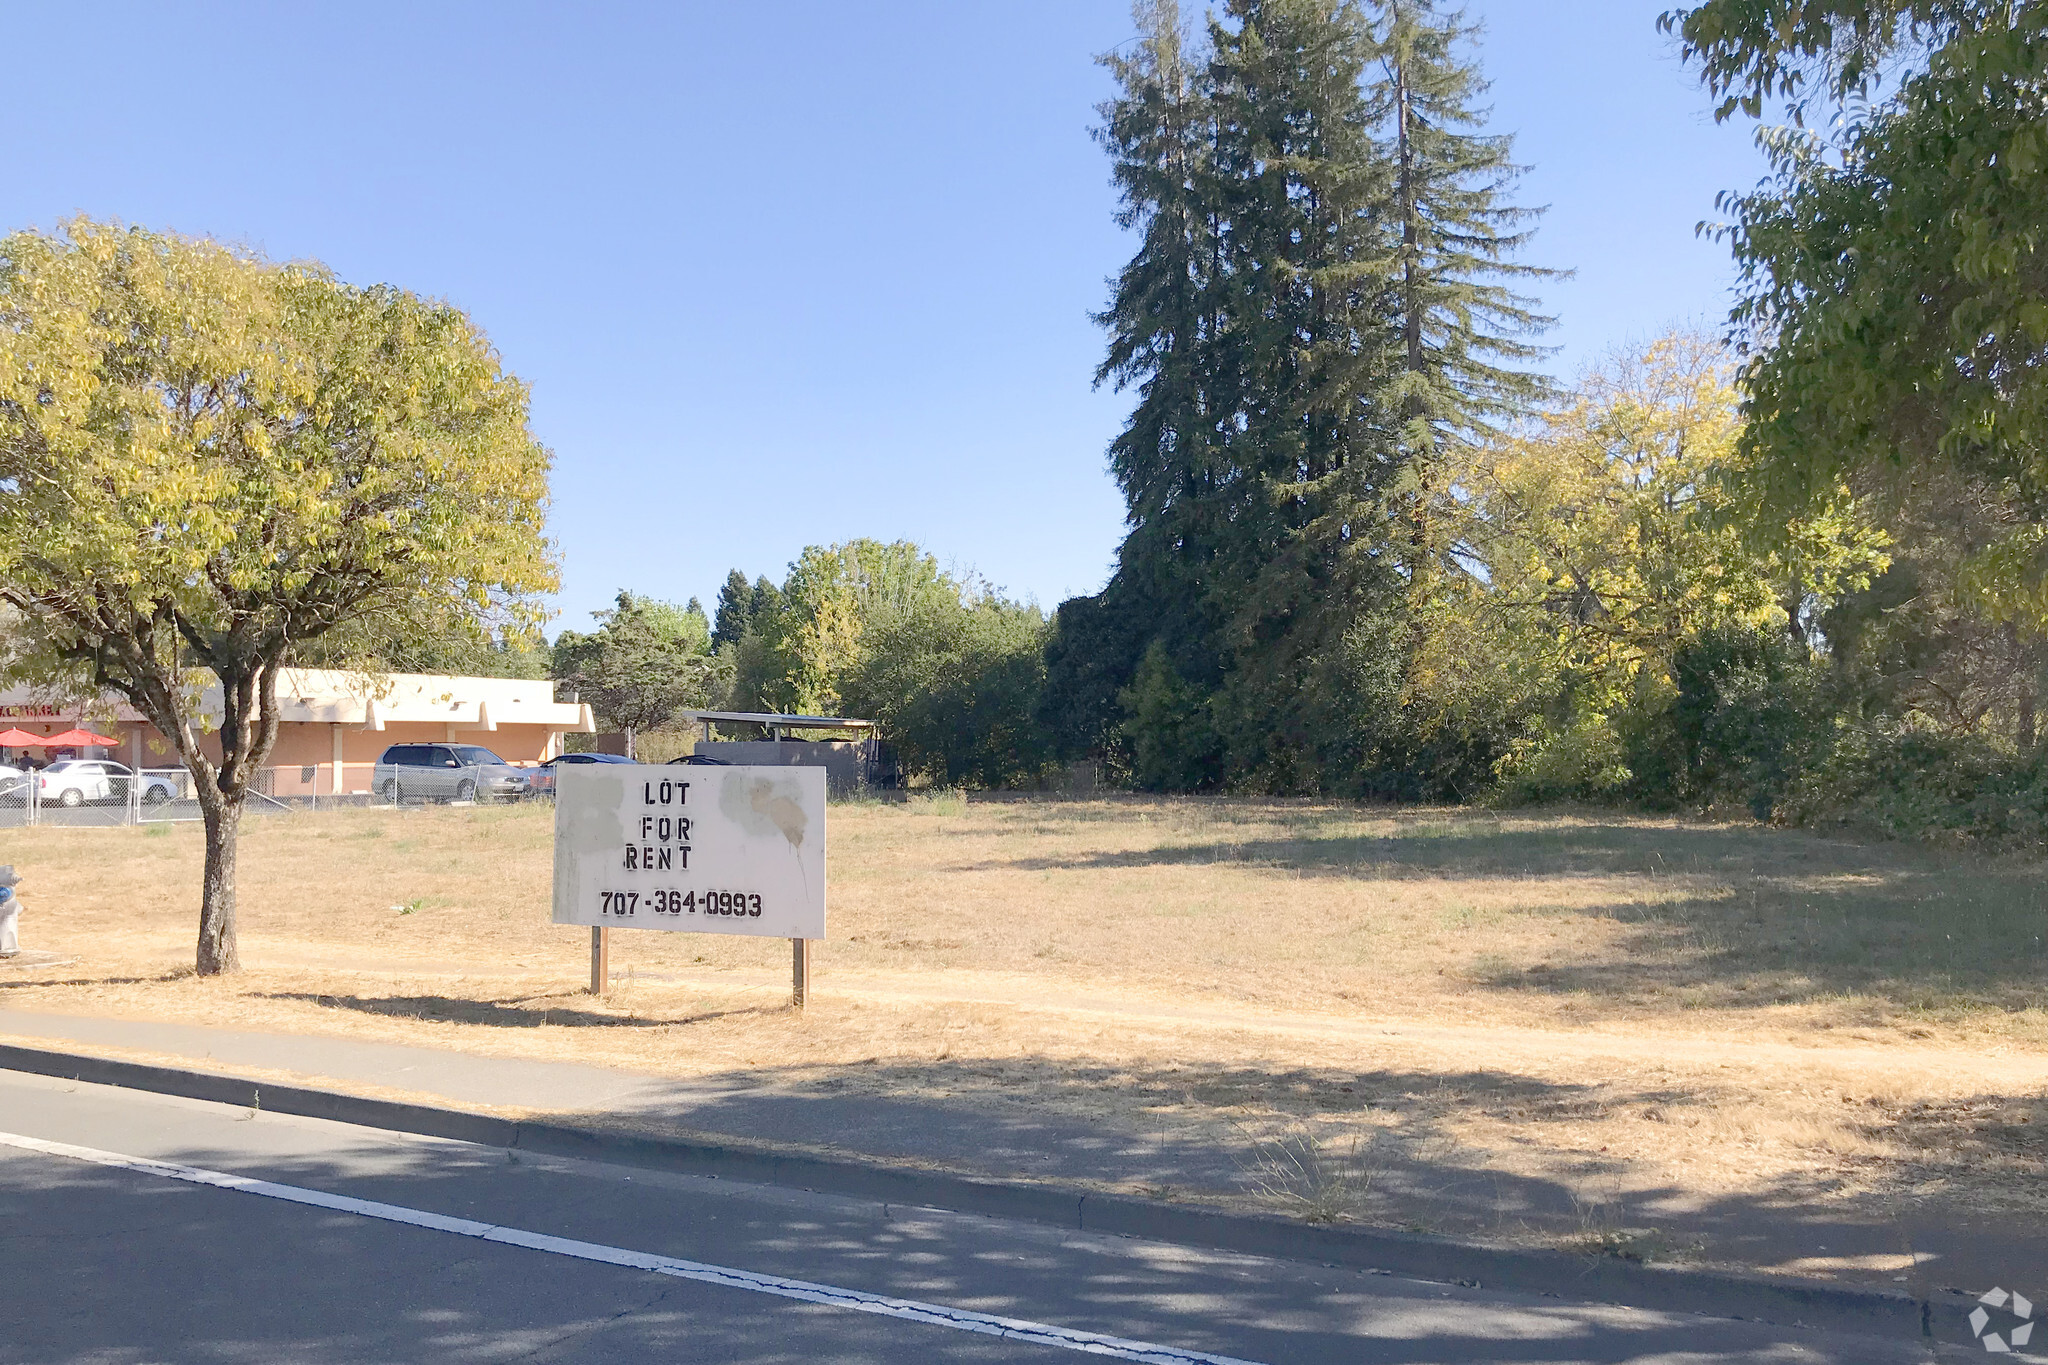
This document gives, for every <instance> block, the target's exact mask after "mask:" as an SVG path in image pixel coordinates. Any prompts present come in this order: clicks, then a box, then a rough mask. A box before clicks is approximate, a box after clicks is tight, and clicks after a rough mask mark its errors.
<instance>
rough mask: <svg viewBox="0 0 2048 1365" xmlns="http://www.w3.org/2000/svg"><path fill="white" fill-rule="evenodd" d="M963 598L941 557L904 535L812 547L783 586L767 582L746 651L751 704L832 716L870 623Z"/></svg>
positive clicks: (792, 569)
mask: <svg viewBox="0 0 2048 1365" xmlns="http://www.w3.org/2000/svg"><path fill="white" fill-rule="evenodd" d="M959 596H960V586H959V584H957V583H955V582H954V581H953V580H952V579H951V578H950V577H949V576H947V575H946V574H945V573H943V572H942V571H941V570H940V568H939V562H938V561H937V560H936V559H934V558H932V556H931V555H929V554H927V553H925V551H923V550H922V549H920V548H919V547H918V546H916V545H914V544H912V543H911V542H909V541H907V540H899V541H893V542H891V543H889V544H886V545H885V544H883V543H882V542H880V541H876V540H867V539H860V540H850V541H847V542H846V543H844V544H842V545H833V546H818V545H812V546H807V547H806V548H805V549H804V552H803V553H802V554H800V555H799V556H797V559H796V562H795V563H793V564H791V565H790V566H789V576H788V577H787V578H786V579H784V580H783V583H782V587H781V588H780V589H779V590H778V589H775V588H773V587H770V588H769V590H768V595H766V596H764V598H763V600H762V609H761V610H760V611H759V612H758V614H757V615H756V616H755V618H754V629H753V630H752V631H750V632H749V638H750V639H753V637H755V636H758V640H757V641H755V643H754V644H753V645H752V647H751V648H748V649H743V650H742V651H741V653H742V667H743V668H744V669H746V670H747V679H746V680H747V686H748V689H749V693H750V696H751V698H752V699H753V704H755V705H758V706H761V707H763V708H764V709H767V710H771V711H781V712H788V713H794V714H801V715H832V714H835V713H836V711H837V710H838V708H839V706H840V684H841V682H842V680H843V679H844V678H845V676H846V675H847V674H848V672H849V671H850V670H851V669H852V668H853V667H854V665H855V664H856V663H857V662H858V660H859V658H860V650H861V638H862V635H863V632H864V631H865V630H866V629H867V627H868V626H869V625H870V624H871V623H872V622H875V621H878V620H882V619H885V618H893V617H896V616H900V615H903V614H905V613H907V612H910V611H913V610H916V609H917V608H918V607H919V606H921V605H924V604H927V603H931V602H939V603H944V602H946V601H949V600H950V601H954V602H957V601H958V600H959Z"/></svg>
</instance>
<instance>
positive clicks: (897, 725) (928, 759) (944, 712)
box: [842, 593, 1052, 787]
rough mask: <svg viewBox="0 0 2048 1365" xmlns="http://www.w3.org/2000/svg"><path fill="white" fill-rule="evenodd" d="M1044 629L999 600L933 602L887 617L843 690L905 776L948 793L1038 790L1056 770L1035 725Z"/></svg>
mask: <svg viewBox="0 0 2048 1365" xmlns="http://www.w3.org/2000/svg"><path fill="white" fill-rule="evenodd" d="M1045 637H1046V620H1045V615H1044V613H1043V612H1041V611H1039V610H1038V608H1036V607H1032V606H1025V605H1020V604H1018V603H1015V602H1010V601H1007V600H1005V599H1003V598H1001V597H999V596H996V595H993V594H986V593H984V594H978V595H975V596H974V597H973V598H972V600H967V599H964V598H962V597H954V598H952V599H950V600H948V599H945V598H942V597H940V596H938V595H936V594H934V595H932V596H929V597H925V598H923V599H921V600H919V601H917V602H916V603H914V604H912V605H911V606H910V608H909V609H908V610H905V611H901V612H895V613H890V614H886V615H884V616H883V617H882V618H881V619H879V620H877V621H875V622H873V623H871V624H870V625H869V626H868V628H867V630H866V632H865V633H864V635H863V637H862V647H861V651H860V657H859V661H858V662H857V663H856V664H855V665H854V666H853V668H852V669H851V670H849V672H848V674H847V675H846V677H845V679H844V681H843V683H842V687H843V696H844V700H845V703H846V705H847V707H848V708H849V709H850V710H852V711H854V712H856V713H857V714H860V715H863V716H869V717H873V718H874V719H876V720H878V721H880V722H881V723H882V727H883V733H884V735H885V736H886V737H887V739H888V742H889V743H890V744H891V745H892V746H894V748H895V750H896V753H897V757H898V760H899V761H900V763H901V764H902V767H903V769H904V771H905V772H906V773H913V774H921V775H923V776H925V777H928V778H930V779H932V780H933V781H935V782H940V783H944V784H947V785H950V786H975V787H1014V786H1029V785H1033V784H1035V783H1036V782H1037V781H1038V780H1039V778H1040V777H1042V776H1043V774H1044V772H1045V770H1046V768H1047V767H1048V766H1049V765H1050V763H1051V761H1052V745H1051V740H1050V736H1049V735H1048V734H1047V733H1046V731H1045V730H1044V728H1043V727H1041V726H1040V725H1039V723H1038V707H1039V697H1040V695H1041V693H1042V692H1043V690H1044V687H1045Z"/></svg>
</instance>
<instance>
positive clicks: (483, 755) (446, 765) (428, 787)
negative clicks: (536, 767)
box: [370, 744, 531, 805]
mask: <svg viewBox="0 0 2048 1365" xmlns="http://www.w3.org/2000/svg"><path fill="white" fill-rule="evenodd" d="M370 789H371V790H372V791H374V792H376V793H377V794H378V795H379V796H381V797H383V798H384V799H385V800H387V801H390V802H391V803H392V804H393V805H396V804H398V803H399V802H401V801H492V800H497V801H517V800H519V799H520V798H521V797H523V796H525V795H526V794H527V793H528V791H529V790H531V787H530V780H529V774H528V773H527V771H526V769H524V768H515V767H513V766H512V765H511V764H510V763H507V762H506V761H505V760H504V759H502V758H499V757H498V756H497V755H496V754H494V753H492V752H491V751H490V750H489V749H486V748H484V747H482V746H481V745H477V744H394V745H392V746H391V747H390V748H388V749H386V750H385V751H384V756H383V757H382V758H380V759H378V760H377V767H376V769H375V770H374V771H373V772H372V773H371V774H370Z"/></svg>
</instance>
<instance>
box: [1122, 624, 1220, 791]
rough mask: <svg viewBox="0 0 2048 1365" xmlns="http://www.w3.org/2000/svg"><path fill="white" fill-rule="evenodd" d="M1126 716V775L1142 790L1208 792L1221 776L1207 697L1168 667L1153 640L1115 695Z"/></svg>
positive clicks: (1162, 649) (1161, 647)
mask: <svg viewBox="0 0 2048 1365" xmlns="http://www.w3.org/2000/svg"><path fill="white" fill-rule="evenodd" d="M1118 700H1119V702H1120V703H1121V705H1122V708H1123V712H1124V715H1125V716H1126V717H1127V719H1126V720H1125V721H1124V722H1123V732H1124V736H1125V737H1126V738H1127V739H1128V740H1129V741H1130V745H1131V778H1132V781H1133V782H1134V783H1135V784H1136V785H1137V786H1138V787H1140V788H1142V789H1144V790H1147V791H1208V790H1213V789H1214V788H1215V787H1216V786H1217V785H1218V784H1219V783H1220V782H1221V781H1222V777H1223V741H1222V738H1221V737H1220V736H1219V735H1218V734H1217V733H1216V726H1215V723H1214V721H1213V720H1212V719H1211V716H1210V709H1209V697H1208V695H1207V694H1206V693H1205V692H1203V690H1202V689H1200V688H1198V687H1195V686H1193V685H1192V684H1190V683H1189V682H1188V681H1187V680H1186V679H1184V678H1182V677H1181V676H1180V674H1179V673H1177V672H1175V671H1174V667H1173V660H1172V659H1170V658H1168V657H1167V653H1166V647H1165V646H1164V645H1161V644H1159V643H1158V642H1157V641H1155V642H1153V644H1152V647H1151V648H1150V649H1148V650H1146V651H1145V657H1144V660H1143V661H1142V662H1141V663H1139V665H1138V671H1137V675H1136V676H1135V677H1133V678H1132V679H1131V685H1130V686H1129V687H1128V688H1126V689H1125V690H1124V692H1123V694H1122V696H1121V697H1120V698H1119V699H1118Z"/></svg>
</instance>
